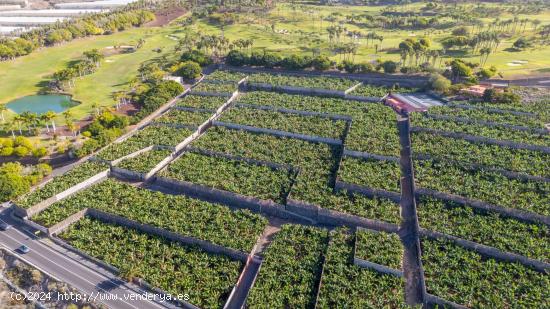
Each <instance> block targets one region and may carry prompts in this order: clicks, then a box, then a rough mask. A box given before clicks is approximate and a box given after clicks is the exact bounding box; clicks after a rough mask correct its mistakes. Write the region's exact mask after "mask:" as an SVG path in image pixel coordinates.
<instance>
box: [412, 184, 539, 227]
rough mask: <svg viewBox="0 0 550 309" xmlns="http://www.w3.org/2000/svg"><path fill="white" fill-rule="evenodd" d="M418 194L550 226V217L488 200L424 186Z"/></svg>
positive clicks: (417, 191) (418, 190)
mask: <svg viewBox="0 0 550 309" xmlns="http://www.w3.org/2000/svg"><path fill="white" fill-rule="evenodd" d="M416 194H417V195H427V196H432V197H435V198H438V199H441V200H448V201H451V202H455V203H457V204H460V205H465V206H468V207H473V208H477V209H481V210H485V211H492V212H496V213H499V214H501V215H503V216H505V217H510V218H514V219H517V220H520V221H524V222H528V223H543V224H545V225H547V226H550V217H547V216H543V215H539V214H536V213H532V212H527V211H524V210H519V209H513V208H505V207H501V206H496V205H493V204H489V203H486V202H482V201H478V200H473V199H469V198H465V197H462V196H458V195H453V194H448V193H443V192H438V191H435V190H430V189H424V188H418V189H417V190H416Z"/></svg>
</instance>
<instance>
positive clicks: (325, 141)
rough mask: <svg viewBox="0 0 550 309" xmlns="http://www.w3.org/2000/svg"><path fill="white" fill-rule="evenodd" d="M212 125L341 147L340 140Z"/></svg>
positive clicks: (240, 126)
mask: <svg viewBox="0 0 550 309" xmlns="http://www.w3.org/2000/svg"><path fill="white" fill-rule="evenodd" d="M212 124H213V125H214V126H219V127H224V128H227V129H233V130H242V131H248V132H253V133H259V134H269V135H275V136H280V137H288V138H294V139H299V140H303V141H307V142H313V143H323V144H329V145H336V146H341V145H342V141H341V140H338V139H334V138H328V137H320V136H313V135H305V134H299V133H292V132H287V131H280V130H273V129H263V128H258V127H252V126H246V125H240V124H235V123H227V122H221V121H213V122H212Z"/></svg>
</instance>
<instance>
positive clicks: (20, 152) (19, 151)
mask: <svg viewBox="0 0 550 309" xmlns="http://www.w3.org/2000/svg"><path fill="white" fill-rule="evenodd" d="M13 154H15V155H16V156H18V157H24V156H26V155H28V154H29V149H28V148H26V147H23V146H17V147H15V148H14V149H13Z"/></svg>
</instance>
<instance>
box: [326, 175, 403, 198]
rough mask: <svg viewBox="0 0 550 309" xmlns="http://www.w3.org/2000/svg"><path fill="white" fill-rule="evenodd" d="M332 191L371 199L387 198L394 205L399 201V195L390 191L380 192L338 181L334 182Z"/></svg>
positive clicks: (379, 190)
mask: <svg viewBox="0 0 550 309" xmlns="http://www.w3.org/2000/svg"><path fill="white" fill-rule="evenodd" d="M334 190H335V191H337V192H338V191H346V192H348V193H358V194H361V195H365V196H367V197H371V198H372V197H381V198H387V199H389V200H391V201H393V202H395V203H399V202H400V201H401V194H399V193H398V192H390V191H387V190H381V189H372V188H368V187H365V186H360V185H356V184H351V183H347V182H344V181H341V180H339V179H337V180H336V183H335V186H334Z"/></svg>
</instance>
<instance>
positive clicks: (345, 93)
mask: <svg viewBox="0 0 550 309" xmlns="http://www.w3.org/2000/svg"><path fill="white" fill-rule="evenodd" d="M361 86H363V82H360V83H357V84H355V85H353V86H351V87H349V88H348V89H347V90H346V91H344V95H347V94H348V93H350V92H352V91H353V90H355V89H357V88H358V87H361Z"/></svg>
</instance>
